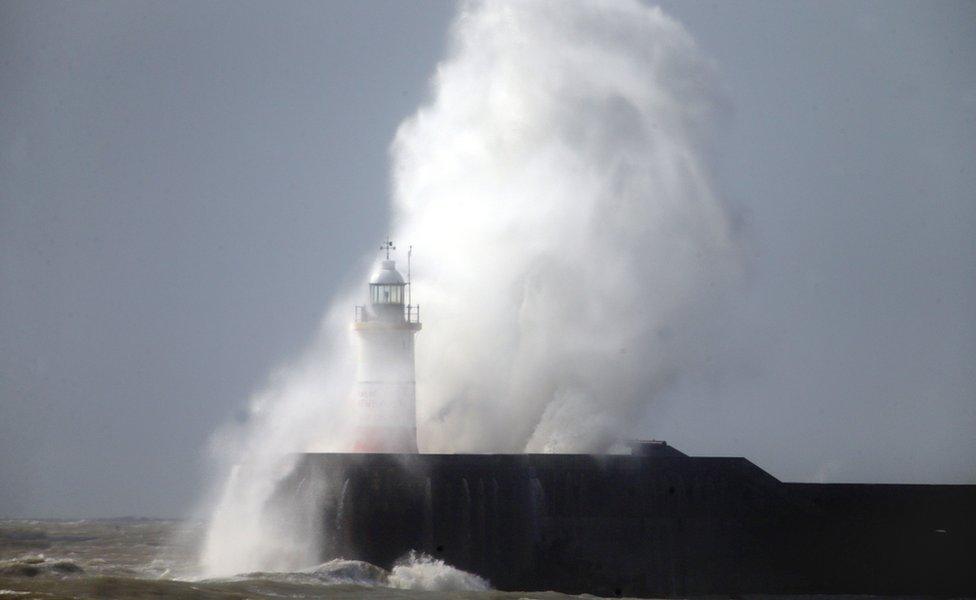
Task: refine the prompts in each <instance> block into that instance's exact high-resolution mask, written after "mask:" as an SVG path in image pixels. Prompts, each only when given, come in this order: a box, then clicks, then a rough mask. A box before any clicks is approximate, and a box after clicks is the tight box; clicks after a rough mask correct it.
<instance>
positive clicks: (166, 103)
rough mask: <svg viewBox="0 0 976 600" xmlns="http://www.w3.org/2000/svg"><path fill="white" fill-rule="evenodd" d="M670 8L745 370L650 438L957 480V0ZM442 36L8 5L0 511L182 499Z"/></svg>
mask: <svg viewBox="0 0 976 600" xmlns="http://www.w3.org/2000/svg"><path fill="white" fill-rule="evenodd" d="M664 8H665V9H666V10H667V12H669V13H670V14H671V15H672V16H675V17H676V18H678V19H679V20H680V21H682V22H683V23H684V24H685V25H686V26H687V28H688V29H689V31H690V32H691V33H692V35H693V36H694V37H695V38H696V39H697V40H698V42H699V43H700V44H701V46H702V47H703V48H704V49H705V51H706V53H707V54H708V55H710V56H711V57H712V58H714V59H715V61H716V64H717V66H718V69H719V73H720V75H721V78H722V85H723V87H724V89H725V92H726V99H727V106H728V110H727V111H726V113H725V115H724V118H723V122H722V123H721V124H720V125H719V128H718V131H717V132H716V144H715V149H714V150H715V163H716V168H717V171H718V173H717V179H718V184H719V191H720V193H721V194H722V195H723V196H725V197H726V198H728V200H729V202H730V204H731V205H732V206H733V207H735V210H736V214H737V219H738V222H739V223H740V224H741V229H742V232H743V235H744V236H745V238H746V240H747V244H748V247H749V249H750V255H751V263H750V265H749V270H750V276H749V283H748V286H747V287H746V288H745V289H744V290H742V292H741V294H740V296H741V297H740V298H739V299H738V300H737V303H736V306H735V309H734V310H733V311H732V314H733V315H734V316H735V318H734V319H733V322H731V323H730V325H729V331H728V335H727V337H726V339H725V340H724V341H723V342H722V344H723V345H727V346H728V348H723V350H728V349H732V350H733V352H732V353H731V354H738V355H741V356H742V361H741V363H736V364H734V365H720V366H718V367H717V368H716V375H715V377H714V379H712V380H709V381H704V382H693V381H689V382H684V383H683V385H681V386H679V388H678V389H677V390H676V391H675V392H674V393H673V394H672V395H671V396H670V397H668V398H667V399H665V401H664V402H662V403H660V405H659V406H658V407H657V408H656V409H655V411H656V412H655V413H653V414H651V415H650V417H649V419H648V423H649V425H648V433H649V434H652V435H655V436H658V437H663V438H666V439H669V440H672V441H673V443H675V444H676V445H678V446H679V447H682V448H683V449H685V450H687V451H689V452H691V453H695V454H725V455H739V454H742V455H746V456H748V457H750V458H751V459H753V460H754V461H755V462H757V463H758V464H759V465H760V466H763V467H764V468H767V469H768V470H770V471H771V472H772V473H773V474H775V475H777V476H779V477H782V478H785V479H805V480H809V479H814V478H817V477H820V476H823V477H826V478H827V479H828V480H873V481H932V482H942V481H946V482H949V481H954V482H961V481H969V482H973V481H976V441H974V440H976V435H974V433H976V367H974V361H973V357H974V356H976V260H974V258H976V169H974V167H973V157H974V156H976V68H974V67H973V65H976V28H974V26H973V24H974V23H976V4H973V3H924V4H923V3H918V4H901V3H893V2H885V3H878V4H852V3H809V4H781V3H745V4H731V3H726V2H716V3H693V4H685V3H680V4H679V3H673V4H672V3H665V4H664ZM452 12H453V4H451V3H421V4H408V3H401V2H372V3H358V2H356V3H352V2H350V3H339V2H329V3H321V4H312V3H263V4H262V3H241V2H227V3H223V2H216V3H208V4H200V3H195V2H194V3H151V4H147V3H140V2H124V3H123V2H116V3H98V4H96V3H72V4H54V3H30V2H24V3H21V2H10V1H8V2H5V3H3V4H0V98H2V102H0V332H2V333H0V515H12V516H16V515H32V516H110V515H121V514H144V515H174V514H180V513H181V512H183V511H184V510H186V509H187V508H188V507H189V505H190V503H191V502H192V500H193V499H194V498H195V495H196V494H197V492H198V488H199V482H200V478H201V477H202V467H203V462H202V460H201V457H202V456H203V450H204V446H205V444H206V440H207V436H208V435H209V434H210V432H211V431H213V429H214V428H215V427H216V426H217V425H218V424H220V423H221V422H224V421H225V420H227V419H232V418H234V416H235V414H236V413H237V412H238V411H239V410H240V409H241V408H242V407H243V406H244V404H245V402H246V400H247V397H248V395H249V393H250V392H251V391H253V390H255V389H256V388H257V387H258V386H260V384H261V382H262V381H263V380H264V378H265V377H266V376H267V374H268V373H269V371H270V370H271V369H272V368H274V366H275V365H277V364H281V363H282V362H284V361H287V360H288V358H289V357H292V356H295V355H297V354H298V353H299V352H301V350H302V349H303V347H304V346H305V344H306V343H307V342H309V341H310V339H311V337H312V335H313V332H314V330H315V328H316V326H317V323H318V320H319V318H320V316H321V312H322V310H323V309H324V308H325V306H326V304H327V302H328V300H329V298H330V296H331V294H332V293H333V292H334V291H335V290H337V289H338V288H339V287H340V285H341V284H342V283H343V282H344V281H345V280H346V279H347V278H349V277H351V276H353V275H354V274H355V273H353V269H354V268H356V267H357V266H358V265H359V264H360V259H361V257H362V256H363V255H364V254H365V253H367V252H369V251H370V250H371V249H372V248H373V247H374V246H375V245H376V241H377V240H378V239H380V238H381V237H382V236H383V235H384V234H385V232H386V219H387V214H386V196H387V187H388V181H387V169H388V161H387V154H386V153H387V144H388V143H389V141H390V139H391V138H392V135H393V132H394V130H395V128H396V126H397V124H398V123H399V121H400V120H401V119H403V118H404V117H405V116H407V115H409V114H410V113H412V112H413V111H414V110H415V109H416V107H417V105H418V104H419V103H420V102H421V101H422V100H423V98H424V97H425V93H426V86H427V79H428V77H429V75H430V74H431V72H432V70H433V68H434V65H435V64H436V62H437V60H438V58H439V57H440V55H441V53H442V50H443V44H444V36H445V32H446V28H447V26H448V23H449V22H450V18H451V16H452ZM424 260H436V257H424ZM428 326H430V325H428ZM717 354H719V353H718V352H717ZM720 354H722V355H723V356H725V355H728V354H730V353H729V352H725V351H723V352H721V353H720ZM420 401H421V402H422V399H420Z"/></svg>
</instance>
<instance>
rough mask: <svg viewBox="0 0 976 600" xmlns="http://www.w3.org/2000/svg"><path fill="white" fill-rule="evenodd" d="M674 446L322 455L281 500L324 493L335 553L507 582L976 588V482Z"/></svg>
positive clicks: (740, 588)
mask: <svg viewBox="0 0 976 600" xmlns="http://www.w3.org/2000/svg"><path fill="white" fill-rule="evenodd" d="M667 450H669V451H667V452H657V451H655V452H651V453H648V455H634V456H625V455H609V456H590V455H539V454H535V455H533V454H522V455H460V454H458V455H424V454H414V455H395V454H306V455H303V456H302V460H301V461H300V462H299V465H298V467H297V468H296V470H295V471H294V472H293V473H292V475H291V476H290V477H289V478H288V479H287V480H286V481H285V482H284V483H283V485H282V486H281V488H280V490H279V499H282V500H287V501H290V502H300V503H304V504H306V505H307V504H308V503H309V502H313V503H314V509H313V510H314V511H315V513H316V514H317V516H318V517H319V518H318V519H316V520H315V525H314V526H315V527H318V528H319V529H320V533H321V540H322V541H321V544H320V547H321V552H322V555H321V558H322V560H323V561H325V560H328V559H331V558H335V557H343V558H347V559H357V560H363V561H368V562H370V563H373V564H376V565H380V566H382V567H384V568H390V567H391V566H392V565H393V564H394V563H395V562H396V561H397V560H398V559H399V558H401V557H402V556H404V555H405V554H407V553H408V552H409V551H411V550H414V551H419V552H424V553H427V554H429V555H431V556H433V557H436V558H438V559H442V560H444V561H446V562H447V563H449V564H451V565H454V566H456V567H458V568H460V569H463V570H465V571H470V572H473V573H477V574H479V575H481V576H483V577H486V578H487V579H489V580H490V581H491V583H492V585H493V586H494V587H496V588H498V589H502V590H546V589H550V590H557V591H562V592H568V593H582V592H587V593H592V594H599V595H608V596H612V595H632V596H633V595H642V596H648V595H655V596H661V595H664V596H687V595H704V594H736V593H833V594H840V593H845V594H957V595H972V594H974V593H976V568H974V567H976V519H974V518H973V517H974V516H976V486H972V485H955V486H949V485H871V484H792V483H784V482H780V481H779V480H777V479H776V478H774V477H772V476H771V475H769V474H768V473H766V472H765V471H763V470H762V469H760V468H759V467H757V466H756V465H754V464H753V463H751V462H749V461H748V460H746V459H744V458H702V457H687V456H684V455H682V454H681V453H680V452H677V451H674V450H673V449H670V448H668V449H667ZM313 483H314V484H315V485H311V484H313ZM308 489H315V490H318V491H317V492H316V494H315V495H314V497H311V498H310V497H309V494H308V493H307V490H308ZM303 490H304V491H303ZM305 508H306V509H307V508H308V507H307V506H305Z"/></svg>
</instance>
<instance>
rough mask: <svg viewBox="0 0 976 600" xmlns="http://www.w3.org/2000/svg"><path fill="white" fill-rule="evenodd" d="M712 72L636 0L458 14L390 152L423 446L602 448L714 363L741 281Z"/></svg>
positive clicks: (633, 429)
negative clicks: (730, 292) (720, 179)
mask: <svg viewBox="0 0 976 600" xmlns="http://www.w3.org/2000/svg"><path fill="white" fill-rule="evenodd" d="M712 80H713V73H712V68H711V67H710V65H709V63H708V62H707V61H705V60H703V59H702V58H701V56H700V53H699V51H698V49H697V48H696V46H695V44H694V42H693V40H692V39H691V37H690V36H689V35H688V34H687V32H686V31H685V30H684V29H683V28H682V27H681V26H680V25H679V24H678V23H677V22H675V21H674V20H672V19H671V18H669V17H667V16H666V15H665V14H664V13H663V12H662V11H660V10H659V9H656V8H647V7H644V6H642V5H640V4H638V3H637V2H615V3H610V2H561V3H550V2H511V3H509V2H488V3H483V4H474V5H465V8H463V9H462V11H461V14H460V16H459V18H458V19H457V21H456V22H455V24H454V29H453V34H452V43H451V46H450V55H449V57H448V58H447V59H446V60H445V61H443V62H442V63H441V64H440V65H438V68H437V73H436V76H435V78H434V81H433V97H432V99H431V101H430V102H429V104H428V105H426V106H424V107H422V108H421V109H420V110H419V111H418V112H417V113H416V115H414V116H413V117H412V118H410V119H409V120H407V121H406V122H404V123H403V124H402V125H401V127H400V129H399V131H398V132H397V135H396V138H395V141H394V143H393V150H392V157H393V180H394V207H393V217H394V223H395V224H396V231H395V233H396V236H397V238H398V239H403V240H410V241H412V242H413V243H414V244H416V246H415V255H416V256H419V257H423V260H418V261H417V262H416V268H415V270H414V283H413V285H414V292H413V295H414V298H416V299H420V301H421V302H422V304H423V308H424V314H425V315H426V318H427V320H428V323H429V325H428V326H427V327H426V328H425V330H424V332H423V334H422V335H420V336H418V338H417V381H418V384H417V397H418V412H419V415H418V424H419V428H420V446H421V449H422V450H426V451H447V452H458V451H476V452H488V451H493V452H520V451H525V450H528V451H536V452H537V451H544V452H599V451H606V450H608V449H610V448H612V447H613V446H614V445H615V444H616V443H617V442H618V441H619V440H621V439H622V438H626V437H629V436H632V435H635V434H639V433H640V430H639V426H640V424H641V421H642V420H643V419H645V418H647V415H648V414H649V412H650V411H649V408H650V406H651V403H653V402H654V400H655V398H656V397H657V396H658V395H659V394H660V392H661V391H662V390H663V389H665V388H666V387H667V386H668V385H670V384H671V383H672V382H673V381H674V379H675V378H676V377H677V376H679V375H682V374H686V373H689V372H691V371H692V370H694V369H695V368H697V367H698V366H699V365H700V363H701V361H702V355H703V351H702V349H703V348H706V347H707V345H706V343H705V342H706V341H707V339H708V335H709V332H710V329H711V327H712V326H713V325H714V324H715V322H716V318H715V317H713V315H716V314H720V311H718V310H716V309H717V307H718V306H719V303H720V301H721V299H722V294H723V293H724V291H725V290H726V289H727V288H728V285H729V283H730V282H732V281H734V280H735V279H736V277H737V274H738V252H737V248H736V243H735V241H734V239H733V237H732V235H731V232H730V227H729V221H728V219H727V215H726V210H725V208H724V207H723V204H722V203H721V202H720V200H719V198H718V197H717V196H716V194H715V193H714V192H713V190H712V185H711V182H710V179H709V171H708V168H707V165H706V164H705V158H704V157H705V154H706V148H707V145H706V142H707V139H708V130H709V120H710V117H711V113H712V110H713V104H714V100H713V90H712V83H711V82H712Z"/></svg>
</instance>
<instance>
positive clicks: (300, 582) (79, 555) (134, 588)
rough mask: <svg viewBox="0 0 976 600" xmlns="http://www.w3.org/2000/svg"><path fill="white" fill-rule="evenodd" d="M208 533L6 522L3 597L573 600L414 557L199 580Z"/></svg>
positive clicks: (139, 524)
mask: <svg viewBox="0 0 976 600" xmlns="http://www.w3.org/2000/svg"><path fill="white" fill-rule="evenodd" d="M201 535H202V527H201V526H200V525H198V524H192V523H187V522H183V521H167V520H150V519H109V520H81V521H63V520H0V600H3V599H5V598H44V599H52V598H53V599H57V598H99V599H102V598H242V599H243V598H370V599H373V598H376V599H379V598H398V599H410V598H470V599H472V600H475V599H489V598H490V599H496V598H497V599H513V600H514V599H518V598H538V599H540V600H543V599H546V600H550V599H557V598H571V597H572V596H567V595H565V594H557V593H554V592H532V593H528V592H521V593H520V592H498V591H493V590H491V587H490V584H489V582H487V581H485V580H484V579H482V578H480V577H478V576H477V575H474V574H471V573H465V572H464V571H460V570H458V569H454V568H452V567H451V566H450V565H445V564H444V563H443V562H441V561H437V560H434V559H430V558H429V557H425V556H418V555H411V556H407V557H404V560H403V561H402V562H401V563H400V564H398V565H397V566H394V568H393V569H392V570H391V571H387V570H385V569H381V568H379V567H377V566H374V565H371V564H369V563H364V562H360V561H352V560H332V561H329V562H327V563H324V564H322V565H319V566H317V567H314V568H310V569H307V570H304V571H299V572H293V573H247V574H241V575H237V576H235V577H230V578H222V579H200V578H197V577H195V576H194V571H195V558H196V555H195V553H196V551H195V548H197V547H198V543H199V539H200V536H201Z"/></svg>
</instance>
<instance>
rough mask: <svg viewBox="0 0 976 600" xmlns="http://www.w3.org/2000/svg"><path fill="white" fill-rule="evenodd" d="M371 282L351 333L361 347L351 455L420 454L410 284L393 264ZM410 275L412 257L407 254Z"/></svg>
mask: <svg viewBox="0 0 976 600" xmlns="http://www.w3.org/2000/svg"><path fill="white" fill-rule="evenodd" d="M383 249H384V250H386V260H384V261H382V262H381V263H380V268H379V270H378V271H376V272H375V273H374V274H373V276H372V277H371V278H370V280H369V304H368V305H365V306H357V307H356V320H355V322H354V323H353V330H354V331H355V332H356V337H357V338H358V340H357V341H358V344H359V362H358V364H357V366H356V388H355V390H354V392H353V402H354V403H355V409H354V411H353V432H352V433H353V451H354V452H390V453H397V454H404V453H416V452H417V415H416V389H415V383H414V359H413V336H414V334H415V333H417V332H418V331H419V330H420V307H419V306H411V305H410V304H409V302H407V303H405V302H404V300H405V299H406V295H407V293H409V285H410V283H409V281H407V282H404V280H403V276H402V275H400V273H399V272H398V271H397V270H396V263H395V262H394V261H393V260H390V250H394V249H395V247H394V245H393V242H391V241H389V240H387V242H386V244H384V246H383ZM407 260H408V263H407V264H408V270H407V273H408V275H409V254H408V259H407Z"/></svg>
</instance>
